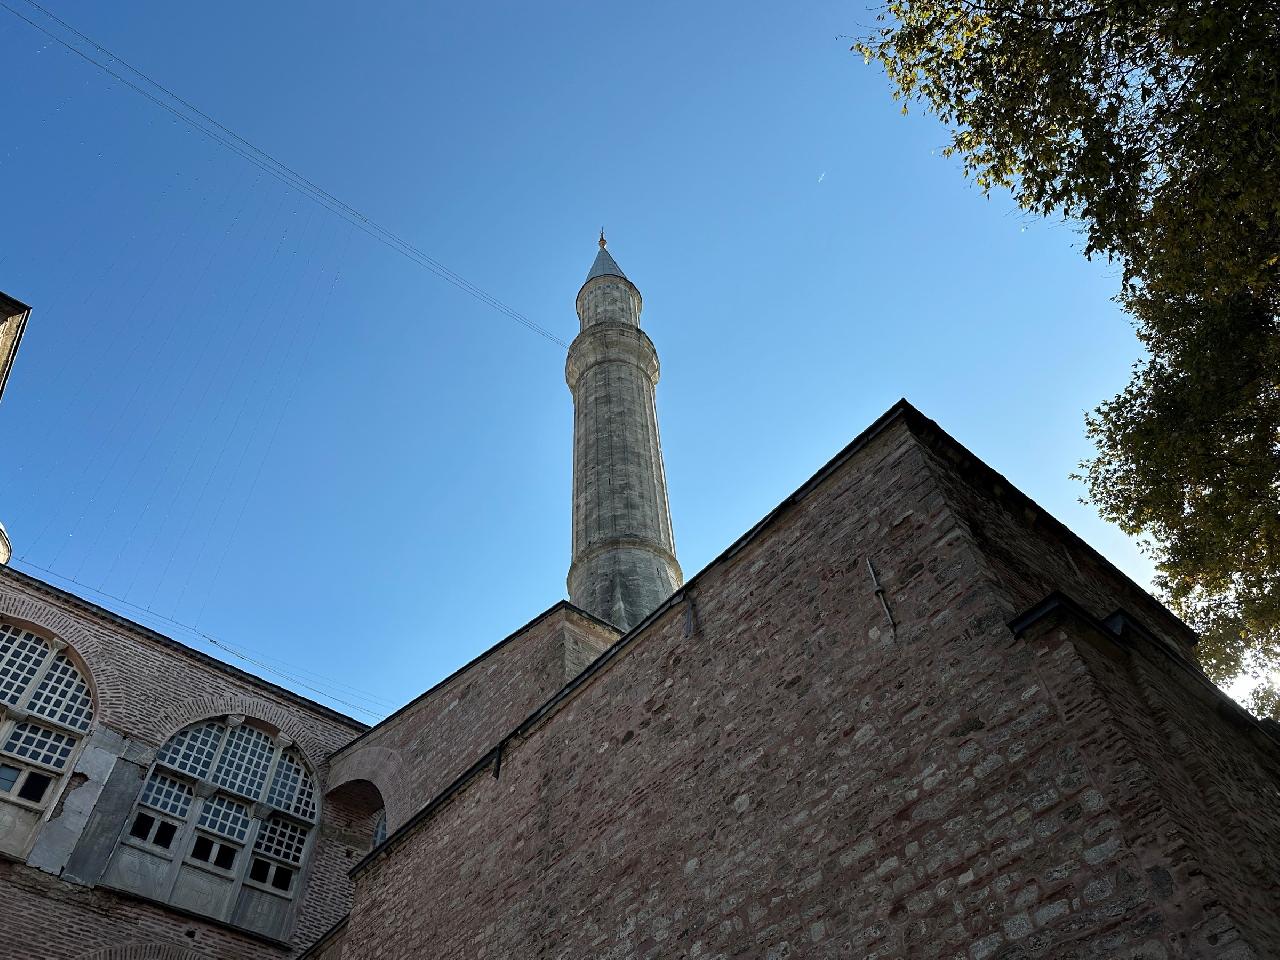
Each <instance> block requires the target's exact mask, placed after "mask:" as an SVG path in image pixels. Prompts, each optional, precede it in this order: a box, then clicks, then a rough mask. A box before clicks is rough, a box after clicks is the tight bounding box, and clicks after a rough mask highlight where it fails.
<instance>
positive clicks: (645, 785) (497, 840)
mask: <svg viewBox="0 0 1280 960" xmlns="http://www.w3.org/2000/svg"><path fill="white" fill-rule="evenodd" d="M929 429H930V428H929V425H928V424H927V423H925V422H924V421H923V420H922V418H919V417H918V415H914V414H913V413H912V412H911V411H910V410H909V408H904V407H898V408H895V411H891V414H890V415H887V416H886V418H884V419H883V420H882V422H880V423H878V424H877V425H876V426H875V427H874V428H873V429H872V430H871V431H869V432H868V434H867V435H865V436H864V437H862V438H860V440H859V441H857V442H855V445H854V446H853V447H852V448H851V449H850V450H849V451H847V452H846V454H845V455H842V457H841V458H838V459H837V461H834V462H833V464H832V465H830V466H829V467H828V468H826V469H825V470H824V471H823V472H822V473H820V474H819V476H818V477H817V478H815V480H814V481H812V482H811V483H810V484H808V485H806V487H805V488H803V489H802V490H801V491H800V492H799V493H798V494H797V495H796V496H794V497H792V498H791V499H790V500H789V501H788V502H787V503H786V504H784V505H783V507H782V508H780V509H779V510H778V511H776V512H775V514H774V515H773V516H772V517H771V518H769V519H768V520H767V521H766V522H765V523H764V524H763V525H762V526H761V527H759V528H758V529H757V530H756V531H754V532H753V534H752V535H751V536H750V537H749V538H746V539H744V541H740V542H739V543H738V544H736V545H735V546H734V547H733V548H731V549H730V550H729V551H728V552H727V553H726V554H725V555H724V556H722V557H721V558H720V559H719V560H718V561H717V562H715V563H713V564H712V566H711V567H709V568H708V569H707V570H706V571H704V572H703V573H702V574H700V575H699V576H698V577H697V578H696V579H695V580H694V581H692V582H691V583H690V584H689V585H687V586H686V588H685V590H684V591H682V593H681V594H679V595H677V597H676V598H673V601H672V602H670V603H669V604H667V605H666V606H665V607H664V608H662V609H661V610H660V611H659V612H658V613H657V614H656V615H655V616H653V617H652V618H650V620H648V621H647V622H646V623H645V624H643V625H642V626H641V627H640V628H639V629H638V630H637V631H636V632H635V633H633V634H632V635H631V636H630V637H629V638H628V640H627V641H626V642H625V643H624V644H622V645H620V646H619V647H618V648H616V649H615V650H614V651H613V652H612V653H611V654H610V656H608V657H607V658H605V659H604V660H602V661H601V662H600V663H599V664H597V665H596V666H595V667H593V668H592V669H591V671H590V672H589V674H588V675H587V677H586V678H585V679H584V682H581V683H579V684H577V685H576V686H575V688H574V689H573V690H572V691H571V693H569V694H567V695H565V696H563V697H561V698H560V699H559V700H558V702H557V704H556V705H555V706H554V708H552V709H549V710H547V711H546V713H545V715H544V716H543V717H542V718H541V720H539V721H538V722H537V723H535V724H532V725H527V726H526V727H525V728H524V729H523V731H522V733H521V736H520V737H518V738H516V739H513V740H512V741H510V742H509V743H508V745H507V747H506V749H505V750H504V752H503V755H502V763H501V768H500V771H499V772H498V775H497V776H494V775H493V772H492V771H488V770H486V771H484V772H480V773H477V774H475V775H474V776H472V777H470V778H469V779H468V780H466V781H465V782H463V783H460V784H457V785H455V787H454V788H453V789H451V790H450V791H449V792H448V793H447V794H445V795H443V796H442V797H441V798H440V799H439V800H437V801H436V802H435V803H433V804H432V805H431V806H430V807H428V808H427V810H426V811H424V813H423V814H421V815H420V816H418V817H416V818H415V819H414V820H413V821H412V822H411V823H410V824H409V825H408V826H407V827H406V828H405V829H404V830H403V831H401V833H400V834H399V835H398V836H396V837H393V838H392V839H391V841H390V842H389V843H388V844H387V845H385V846H384V848H382V850H381V851H380V852H376V853H375V854H374V855H373V856H372V857H371V858H370V859H369V860H367V861H366V862H365V863H363V864H362V865H361V866H360V867H359V868H358V869H357V871H356V897H355V905H354V907H353V910H352V913H351V916H350V920H349V924H348V927H347V930H346V932H345V939H346V943H347V944H348V947H347V949H346V951H345V953H344V954H343V955H344V956H345V957H347V958H348V960H352V958H356V957H358V958H360V960H390V958H399V957H403V956H418V957H423V958H430V957H457V956H466V957H468V958H475V960H481V958H509V957H528V958H533V957H587V956H590V957H593V958H600V960H607V958H618V960H621V958H624V957H625V958H633V957H643V958H656V957H677V956H687V957H698V958H707V960H712V958H728V957H731V956H732V957H743V956H751V957H762V958H768V960H781V958H784V957H806V958H808V957H865V958H876V957H902V956H913V957H963V958H968V960H986V958H993V957H998V958H1002V960H1015V958H1030V957H1052V958H1069V957H1126V958H1132V960H1136V958H1150V960H1155V958H1163V957H1175V956H1205V957H1207V956H1214V957H1222V956H1225V957H1230V958H1233V960H1234V958H1243V957H1250V956H1258V957H1261V956H1271V955H1275V954H1276V953H1277V952H1278V951H1280V939H1277V931H1276V928H1275V921H1274V920H1273V919H1272V918H1274V917H1275V916H1277V915H1278V914H1280V910H1277V904H1276V902H1275V895H1274V892H1273V891H1274V885H1273V883H1272V882H1271V881H1270V880H1269V879H1267V878H1270V877H1274V876H1275V867H1276V863H1275V859H1274V858H1275V856H1276V852H1277V851H1278V850H1280V843H1277V834H1276V830H1275V823H1274V820H1273V818H1272V817H1271V815H1270V814H1269V813H1268V814H1265V815H1264V816H1261V817H1258V818H1251V817H1250V816H1249V813H1250V812H1251V811H1253V810H1257V809H1260V808H1264V807H1267V808H1270V807H1273V806H1274V804H1273V802H1272V801H1273V798H1274V796H1275V792H1276V785H1277V782H1278V781H1277V778H1276V768H1275V763H1274V755H1273V753H1272V752H1271V751H1272V747H1271V741H1270V739H1269V737H1268V736H1267V735H1266V734H1265V733H1264V732H1262V730H1261V729H1260V728H1259V727H1258V725H1257V724H1255V723H1253V722H1252V721H1251V720H1248V719H1247V718H1243V717H1242V716H1241V715H1240V714H1239V712H1238V711H1235V710H1234V709H1233V708H1230V707H1226V706H1223V700H1222V698H1221V697H1220V695H1219V694H1217V693H1216V692H1215V691H1213V690H1211V689H1208V688H1206V687H1205V686H1204V682H1203V679H1202V678H1199V677H1197V675H1196V673H1195V671H1194V668H1192V667H1190V666H1189V665H1188V664H1187V663H1186V662H1185V660H1182V659H1179V658H1180V656H1181V654H1180V653H1178V649H1177V648H1176V645H1173V644H1171V643H1170V642H1169V641H1168V640H1167V639H1165V640H1150V641H1144V643H1145V645H1139V644H1137V643H1136V642H1129V641H1126V640H1125V636H1126V634H1125V633H1124V631H1121V634H1120V635H1116V634H1115V633H1114V632H1113V631H1110V630H1108V629H1106V628H1103V627H1102V626H1101V625H1100V624H1098V623H1097V621H1096V620H1094V619H1093V618H1092V617H1091V616H1090V614H1089V613H1088V612H1087V611H1081V613H1080V617H1081V618H1083V619H1082V620H1081V622H1080V623H1073V624H1072V625H1066V624H1064V623H1061V622H1059V621H1058V620H1055V618H1054V617H1053V616H1050V615H1046V616H1044V617H1041V618H1038V619H1036V620H1034V622H1031V623H1030V625H1027V626H1024V627H1022V628H1021V629H1020V630H1019V631H1017V632H1015V631H1014V630H1013V629H1011V628H1010V626H1009V619H1010V610H1011V609H1012V608H1013V606H1014V604H1015V602H1021V601H1022V600H1023V599H1025V597H1024V596H1023V595H1022V594H1021V593H1020V592H1019V591H1022V590H1024V589H1031V588H1030V587H1028V586H1027V584H1030V583H1032V582H1033V581H1034V589H1037V590H1038V589H1041V588H1046V587H1051V586H1053V585H1057V586H1061V587H1068V588H1069V587H1071V586H1073V585H1075V586H1079V585H1080V583H1079V582H1077V581H1075V580H1073V581H1072V583H1064V584H1058V583H1057V581H1058V580H1059V579H1062V578H1061V577H1060V575H1059V573H1058V570H1057V567H1056V566H1054V567H1051V568H1049V569H1047V570H1046V569H1040V570H1038V571H1037V572H1035V574H1034V575H1027V576H1025V577H1022V578H1018V577H1016V576H1014V575H1013V572H1016V570H1017V567H1018V565H1019V564H1022V563H1027V562H1029V561H1031V560H1034V555H1027V554H1024V553H1023V552H1022V551H1021V549H1019V550H1017V551H1014V552H1011V553H1010V554H1009V557H1011V558H1014V559H1008V560H1006V561H1002V564H1003V567H1004V568H1005V569H1001V568H1000V565H997V564H993V563H992V562H991V560H990V558H989V557H988V556H987V555H986V554H985V553H984V552H983V549H982V546H983V538H982V537H981V536H980V535H979V534H977V533H975V529H974V525H973V522H972V521H973V519H974V514H973V510H972V506H973V504H972V502H971V501H972V498H971V497H970V494H969V493H966V492H965V491H966V490H968V491H970V492H972V491H975V490H978V488H977V487H974V486H973V485H972V484H971V483H970V481H969V480H967V479H965V478H963V477H962V476H960V475H959V474H958V473H956V472H955V470H954V469H953V467H954V463H955V460H954V459H953V458H950V457H948V456H940V455H939V450H943V449H944V448H945V447H946V445H948V444H950V443H951V441H949V440H947V439H945V438H942V439H939V438H937V437H936V436H930V434H929ZM948 464H951V465H952V466H948ZM1001 509H1003V508H1001ZM988 529H994V526H992V525H989V526H988ZM1042 534H1043V535H1044V536H1046V537H1048V539H1049V541H1052V540H1053V538H1054V537H1055V536H1056V535H1057V534H1056V528H1054V527H1052V526H1051V525H1050V526H1046V527H1044V528H1043V531H1042ZM1060 546H1061V544H1060ZM1067 546H1069V547H1070V549H1071V550H1076V549H1077V547H1076V546H1075V544H1069V545H1067ZM868 561H870V562H871V565H872V567H871V569H869V568H868ZM1056 562H1057V561H1054V563H1055V564H1056ZM1075 562H1076V565H1077V566H1079V560H1078V559H1077V560H1076V561H1075ZM1063 564H1064V565H1065V567H1066V568H1070V567H1071V563H1070V562H1069V561H1067V560H1065V559H1064V560H1063ZM872 570H874V575H875V577H876V579H877V580H878V581H879V583H880V584H881V585H882V586H883V588H884V590H885V593H884V599H885V601H886V603H887V604H888V608H889V611H888V613H886V611H885V609H884V607H883V606H882V605H881V602H880V599H879V597H878V596H877V594H876V593H875V585H874V583H873V582H872ZM1074 576H1075V575H1074V574H1072V577H1074ZM1093 578H1099V579H1101V580H1102V581H1105V583H1104V584H1103V585H1102V586H1101V587H1098V586H1096V585H1095V587H1094V589H1096V591H1097V592H1096V594H1095V599H1097V600H1098V601H1099V602H1101V601H1102V600H1104V599H1105V600H1106V602H1107V603H1110V600H1111V598H1113V597H1128V596H1131V595H1132V590H1133V588H1132V585H1129V584H1127V582H1124V581H1123V580H1122V578H1118V575H1116V574H1115V573H1114V571H1112V570H1110V569H1109V568H1107V567H1106V565H1105V564H1098V565H1096V566H1094V567H1089V568H1088V569H1084V568H1081V570H1080V577H1079V581H1092V580H1093ZM1068 579H1071V578H1068ZM1011 584H1013V585H1015V586H1016V589H1011V588H1010V585H1011ZM1085 585H1086V586H1087V585H1088V583H1086V584H1085ZM1035 599H1040V598H1039V597H1036V598H1035ZM890 617H892V622H891V620H890ZM1156 619H1159V617H1158V616H1157V617H1156ZM1167 626H1168V624H1167V623H1166V624H1163V625H1161V624H1157V626H1156V629H1158V630H1163V629H1164V628H1165V627H1167ZM1166 632H1167V631H1166ZM1179 642H1181V641H1179ZM1126 644H1127V645H1126ZM1215 758H1217V759H1215ZM1251 851H1252V852H1251ZM1237 860H1238V861H1241V862H1240V863H1239V864H1237V865H1235V866H1234V867H1232V869H1231V870H1227V869H1226V866H1227V864H1228V863H1229V862H1231V861H1237ZM1215 864H1217V865H1216V866H1215ZM1206 867H1209V869H1208V870H1206V869H1205V868H1206Z"/></svg>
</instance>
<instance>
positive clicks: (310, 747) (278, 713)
mask: <svg viewBox="0 0 1280 960" xmlns="http://www.w3.org/2000/svg"><path fill="white" fill-rule="evenodd" d="M227 714H232V715H242V716H245V717H249V718H252V719H254V720H264V721H266V722H267V723H269V724H271V725H272V726H274V727H275V728H276V729H277V730H279V731H280V732H281V733H282V734H284V735H285V736H286V737H288V738H289V739H290V740H292V741H293V742H294V745H295V746H296V747H297V748H298V749H299V750H300V751H302V755H303V757H304V758H305V759H306V761H307V764H308V766H310V767H311V771H312V773H314V774H315V777H316V788H317V790H318V791H319V792H320V793H321V794H323V793H325V792H326V790H327V787H326V786H325V784H326V782H327V780H328V774H329V762H328V756H327V753H326V751H325V749H324V748H323V746H321V744H320V742H319V741H318V740H317V739H316V738H315V736H314V735H313V734H312V733H311V731H310V730H308V729H307V728H306V727H305V726H304V725H303V723H302V721H301V720H300V719H299V718H298V717H297V716H296V715H295V714H293V713H290V712H289V711H288V710H285V709H284V708H283V707H281V706H280V705H279V704H275V703H272V702H271V701H270V700H262V699H259V698H258V697H248V696H241V695H232V696H225V697H215V696H208V697H194V698H192V699H190V700H183V701H182V702H181V703H176V704H174V705H173V706H172V707H170V708H169V709H168V710H165V711H164V712H163V713H161V714H160V715H159V716H158V717H156V720H155V729H156V730H157V732H158V739H157V743H156V746H157V747H159V746H160V745H161V744H163V743H165V742H166V741H167V740H168V739H169V738H170V737H172V736H173V735H174V734H176V733H177V732H178V731H179V730H182V729H185V728H186V727H189V726H191V725H192V724H193V723H198V722H200V721H201V720H208V719H209V718H210V717H221V716H226V715H227Z"/></svg>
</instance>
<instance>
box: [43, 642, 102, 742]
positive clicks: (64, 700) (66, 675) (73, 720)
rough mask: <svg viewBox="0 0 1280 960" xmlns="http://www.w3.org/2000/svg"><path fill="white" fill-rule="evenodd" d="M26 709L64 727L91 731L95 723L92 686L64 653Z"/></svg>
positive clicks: (51, 666) (51, 668)
mask: <svg viewBox="0 0 1280 960" xmlns="http://www.w3.org/2000/svg"><path fill="white" fill-rule="evenodd" d="M27 709H28V710H30V711H31V712H32V713H37V714H39V715H40V716H42V717H47V718H49V719H50V720H52V721H54V722H55V723H60V724H62V725H63V726H64V727H72V728H74V729H76V730H88V729H89V724H90V723H91V722H92V721H93V700H92V699H91V698H90V696H89V685H88V684H86V683H85V682H84V678H83V677H82V676H80V671H79V670H77V669H76V668H75V664H73V663H72V662H71V660H70V659H69V658H68V657H67V655H66V654H65V653H59V654H58V655H57V656H55V657H54V658H53V663H52V664H51V665H50V666H49V669H48V670H47V671H45V675H44V677H43V678H42V679H41V680H40V685H39V686H38V687H36V692H35V693H33V694H32V695H31V701H30V702H29V703H28V704H27Z"/></svg>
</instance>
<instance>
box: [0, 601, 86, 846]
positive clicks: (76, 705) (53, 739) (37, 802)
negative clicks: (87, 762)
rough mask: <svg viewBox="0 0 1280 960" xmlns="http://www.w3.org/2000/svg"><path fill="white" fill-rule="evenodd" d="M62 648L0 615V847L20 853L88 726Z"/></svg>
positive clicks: (80, 685)
mask: <svg viewBox="0 0 1280 960" xmlns="http://www.w3.org/2000/svg"><path fill="white" fill-rule="evenodd" d="M65 647H66V645H65V644H64V643H62V642H61V641H60V640H56V639H54V638H52V637H46V636H42V635H41V634H39V633H36V632H34V631H32V630H29V629H27V628H26V627H23V626H21V625H19V624H16V623H10V622H6V621H2V620H0V851H3V852H5V853H9V854H12V855H13V856H18V857H24V856H26V854H27V852H28V851H29V849H30V847H31V842H32V841H33V840H34V838H35V834H36V830H37V829H38V828H39V826H40V823H41V821H42V820H43V819H44V817H45V814H46V811H47V810H48V809H49V807H50V806H51V805H52V804H53V803H54V801H55V800H56V798H57V796H58V794H59V792H60V790H61V789H62V786H63V784H64V782H65V780H66V777H67V774H69V773H70V772H71V769H72V767H73V766H74V765H75V760H76V757H77V756H78V755H79V752H80V749H81V746H82V744H83V742H84V738H85V733H86V732H87V731H88V730H89V727H90V725H91V724H92V723H93V696H92V694H91V693H90V690H89V684H88V681H87V680H86V679H85V676H84V675H83V674H82V673H81V671H80V668H79V667H78V666H76V664H75V663H74V662H73V661H72V659H71V657H70V656H69V655H68V651H67V650H66V649H65Z"/></svg>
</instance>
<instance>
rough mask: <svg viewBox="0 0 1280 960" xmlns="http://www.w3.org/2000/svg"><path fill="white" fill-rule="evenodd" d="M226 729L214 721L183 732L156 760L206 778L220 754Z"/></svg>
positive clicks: (170, 742)
mask: <svg viewBox="0 0 1280 960" xmlns="http://www.w3.org/2000/svg"><path fill="white" fill-rule="evenodd" d="M225 729H226V727H225V726H223V725H222V724H221V723H217V722H216V721H213V722H210V723H202V724H201V725H200V726H198V727H192V728H191V729H190V730H183V731H182V732H181V733H180V734H178V735H177V736H176V737H174V738H173V739H172V740H170V741H169V742H168V743H166V744H165V745H164V749H162V750H161V751H160V753H159V754H158V755H157V756H156V759H157V760H159V761H160V762H161V763H167V764H168V765H169V766H171V767H174V768H175V769H177V770H181V771H182V772H183V773H189V774H191V775H192V776H193V777H204V776H206V775H207V774H208V773H209V765H210V764H212V763H213V757H214V754H216V753H217V752H218V744H219V743H221V742H222V731H223V730H225Z"/></svg>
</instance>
